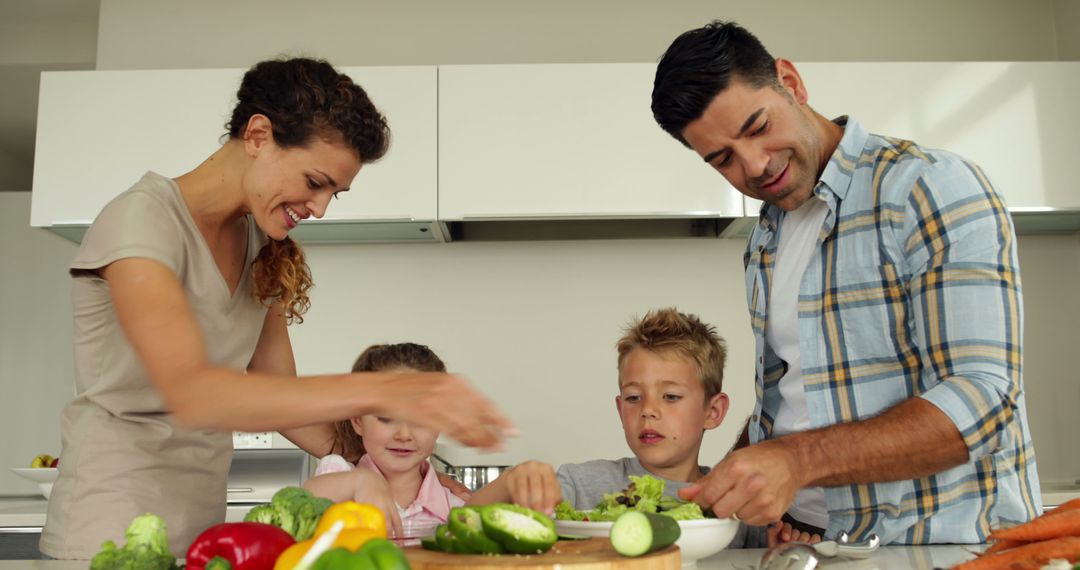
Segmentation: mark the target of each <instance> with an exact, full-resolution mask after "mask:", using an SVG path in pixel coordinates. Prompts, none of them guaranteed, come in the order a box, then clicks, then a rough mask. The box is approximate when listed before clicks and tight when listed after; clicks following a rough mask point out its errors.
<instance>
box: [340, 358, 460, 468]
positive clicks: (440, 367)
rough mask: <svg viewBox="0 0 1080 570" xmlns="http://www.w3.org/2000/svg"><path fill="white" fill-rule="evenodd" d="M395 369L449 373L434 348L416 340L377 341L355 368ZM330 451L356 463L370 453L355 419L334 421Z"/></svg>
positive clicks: (358, 359) (377, 370)
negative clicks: (398, 341)
mask: <svg viewBox="0 0 1080 570" xmlns="http://www.w3.org/2000/svg"><path fill="white" fill-rule="evenodd" d="M395 368H409V369H412V370H416V371H417V372H446V364H444V363H443V361H442V359H441V358H439V357H438V356H437V355H436V354H435V352H434V351H432V350H431V349H430V348H428V347H426V346H424V345H422V344H416V343H413V342H402V343H399V344H373V345H371V346H369V347H367V349H366V350H364V352H362V353H360V356H359V357H358V358H357V359H356V363H355V364H353V367H352V371H353V372H382V371H385V370H393V369H395ZM330 453H337V454H338V455H341V456H343V457H344V458H345V459H346V460H347V461H348V462H349V463H356V462H357V461H359V460H360V458H361V457H363V456H364V453H366V450H365V449H364V440H363V438H361V437H360V436H359V435H356V431H354V430H353V427H352V422H351V421H349V420H342V421H340V422H337V423H335V424H334V443H333V446H332V447H331V449H330Z"/></svg>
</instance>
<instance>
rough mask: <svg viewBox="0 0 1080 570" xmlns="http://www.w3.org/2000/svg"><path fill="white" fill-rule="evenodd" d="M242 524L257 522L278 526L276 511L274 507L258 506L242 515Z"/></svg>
mask: <svg viewBox="0 0 1080 570" xmlns="http://www.w3.org/2000/svg"><path fill="white" fill-rule="evenodd" d="M244 522H258V523H263V524H272V525H274V526H278V522H279V521H278V509H277V507H275V506H274V505H259V506H257V507H254V508H252V509H251V510H250V511H248V513H247V514H246V515H244Z"/></svg>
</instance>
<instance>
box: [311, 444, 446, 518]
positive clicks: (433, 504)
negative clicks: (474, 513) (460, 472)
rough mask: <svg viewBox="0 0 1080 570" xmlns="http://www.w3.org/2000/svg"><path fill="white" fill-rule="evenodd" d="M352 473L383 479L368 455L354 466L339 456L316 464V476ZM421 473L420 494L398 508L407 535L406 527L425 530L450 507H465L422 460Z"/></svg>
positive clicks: (327, 457) (444, 514)
mask: <svg viewBox="0 0 1080 570" xmlns="http://www.w3.org/2000/svg"><path fill="white" fill-rule="evenodd" d="M353 469H371V470H372V471H374V472H376V473H378V474H379V475H380V476H382V475H383V474H382V471H380V470H379V466H378V465H375V462H374V461H372V460H371V457H370V456H367V455H365V456H363V457H361V458H360V461H357V462H356V465H353V464H351V463H349V462H348V461H345V458H344V457H342V456H340V455H327V456H326V457H323V458H322V459H321V460H319V466H318V467H317V468H316V469H315V475H316V476H318V475H323V474H326V473H339V472H342V471H352V470H353ZM420 473H421V474H422V475H423V476H424V480H423V481H421V482H420V490H419V492H417V493H416V498H415V499H413V502H412V503H410V504H409V505H408V506H406V507H402V506H401V505H398V516H399V517H401V524H402V525H404V526H405V527H406V532H408V529H409V527H421V526H425V523H430V524H432V525H434V524H442V523H444V522H446V520H447V518H448V517H449V516H450V508H451V507H460V506H462V505H464V504H465V501H464V500H462V499H461V498H460V497H458V496H457V495H455V494H453V493H451V492H450V490H449V489H447V488H446V487H443V486H442V484H441V483H439V478H438V477H436V475H435V469H433V468H432V467H431V462H430V461H428V460H426V459H425V460H424V462H423V463H421V464H420ZM384 477H385V476H384Z"/></svg>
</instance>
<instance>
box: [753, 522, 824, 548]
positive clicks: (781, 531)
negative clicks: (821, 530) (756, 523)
mask: <svg viewBox="0 0 1080 570" xmlns="http://www.w3.org/2000/svg"><path fill="white" fill-rule="evenodd" d="M765 537H766V540H767V543H766V546H767V547H768V548H772V547H774V546H776V545H777V544H783V543H785V542H805V543H807V544H817V543H819V542H821V535H820V534H810V533H809V532H806V531H799V530H795V529H794V528H792V526H791V525H790V524H788V523H786V522H780V521H777V522H774V523H772V524H770V525H769V528H768V529H767V530H766V531H765Z"/></svg>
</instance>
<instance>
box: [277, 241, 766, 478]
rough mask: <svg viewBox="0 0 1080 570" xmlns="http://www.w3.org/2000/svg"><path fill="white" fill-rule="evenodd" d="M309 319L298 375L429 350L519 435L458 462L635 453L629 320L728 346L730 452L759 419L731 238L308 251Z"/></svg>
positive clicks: (712, 444)
mask: <svg viewBox="0 0 1080 570" xmlns="http://www.w3.org/2000/svg"><path fill="white" fill-rule="evenodd" d="M309 255H310V257H311V268H312V272H313V274H314V275H315V276H316V288H315V289H314V291H313V296H312V304H313V306H312V309H311V312H310V317H309V318H308V319H307V320H306V321H305V323H304V324H303V325H302V326H300V327H298V328H297V329H296V330H295V331H294V332H293V341H294V344H295V347H296V352H297V354H298V355H302V357H300V361H301V362H300V367H301V369H302V372H306V373H314V372H340V371H343V370H348V368H349V366H351V364H352V361H353V360H355V357H356V355H357V354H359V353H360V351H361V350H362V349H363V348H364V347H365V346H367V345H369V344H371V343H374V342H391V341H394V342H400V341H405V340H410V341H416V342H421V343H427V344H429V345H430V346H432V348H433V349H434V350H436V351H437V352H438V353H439V354H440V355H441V356H442V357H443V358H444V359H445V360H446V362H448V363H449V366H450V367H451V368H452V369H453V370H455V371H459V372H461V373H463V374H465V375H467V376H468V377H469V378H470V379H471V380H472V381H473V382H474V383H475V384H476V385H477V386H478V387H479V388H480V389H481V390H482V391H484V392H485V393H486V394H488V395H489V396H490V397H492V398H493V399H494V400H495V401H496V402H498V403H499V405H500V406H502V407H503V408H504V409H505V411H506V412H507V413H508V414H509V415H510V416H511V417H512V418H513V419H514V420H515V422H517V423H518V425H519V426H520V427H521V428H522V436H521V438H520V440H517V441H515V442H513V445H512V446H510V448H509V449H508V450H507V451H506V453H502V454H497V455H495V456H491V457H483V456H480V455H479V454H477V453H475V452H469V451H466V450H463V449H460V448H448V449H443V448H440V453H446V454H448V455H447V458H448V459H450V460H451V461H452V462H454V463H464V464H477V462H479V463H480V464H484V463H491V462H495V463H502V464H505V463H506V462H517V461H520V460H523V459H527V458H530V457H537V458H541V459H545V460H547V461H552V462H566V461H582V460H586V459H589V458H596V457H600V456H617V457H621V456H623V455H626V454H627V453H628V449H627V447H626V444H625V443H624V442H623V439H622V435H621V431H620V428H619V423H618V416H617V415H616V413H615V404H614V397H615V394H616V393H617V392H618V390H617V376H616V366H615V363H616V360H615V341H616V340H617V339H618V338H619V336H621V333H622V328H623V326H624V325H625V324H626V323H627V321H628V320H630V318H631V317H633V316H635V315H642V314H644V313H645V311H647V310H648V309H651V308H656V307H665V306H672V305H673V306H677V307H679V308H680V309H681V310H684V311H688V312H693V313H697V314H698V315H700V316H701V317H702V318H703V319H704V320H705V321H706V322H709V323H712V324H714V325H715V326H716V327H717V329H718V332H719V333H720V334H721V335H722V336H724V337H726V338H727V340H728V342H729V350H730V352H731V354H732V355H733V358H732V359H731V361H730V362H729V365H728V367H727V371H726V373H727V381H726V387H725V388H726V391H727V392H728V393H729V394H730V395H731V398H732V400H733V403H734V405H733V409H732V411H731V415H730V417H731V418H732V420H731V421H729V422H725V424H724V425H723V426H722V427H721V428H720V429H718V430H717V431H716V433H715V434H711V435H710V436H709V438H708V439H707V446H706V447H707V450H708V453H707V454H706V456H708V457H711V458H717V457H719V456H720V455H722V453H723V452H724V451H726V450H727V448H729V447H730V446H731V443H732V442H733V441H734V439H735V437H736V436H737V432H738V430H739V429H740V428H741V426H740V425H739V424H740V423H741V422H743V421H745V418H746V416H747V415H749V413H750V409H751V408H752V404H753V398H754V392H753V374H754V372H753V362H752V353H753V337H752V335H751V334H750V327H749V318H748V316H747V311H746V309H745V308H744V303H743V301H742V299H743V296H742V289H743V288H742V272H741V271H740V267H741V259H742V243H741V242H740V241H737V240H707V239H690V240H640V241H562V242H559V241H551V242H517V243H452V244H448V245H371V246H320V247H312V248H309Z"/></svg>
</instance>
